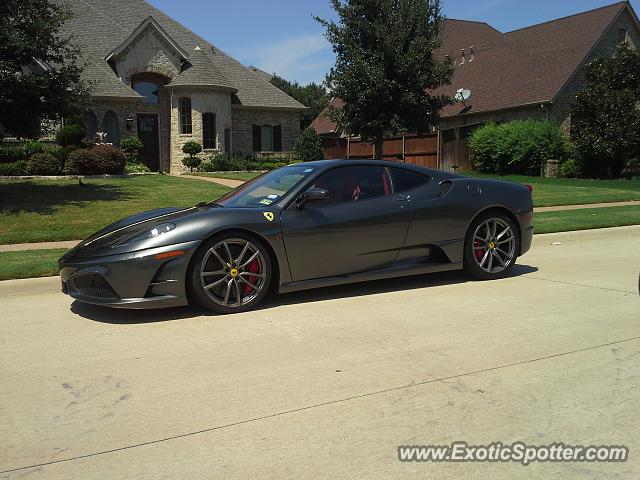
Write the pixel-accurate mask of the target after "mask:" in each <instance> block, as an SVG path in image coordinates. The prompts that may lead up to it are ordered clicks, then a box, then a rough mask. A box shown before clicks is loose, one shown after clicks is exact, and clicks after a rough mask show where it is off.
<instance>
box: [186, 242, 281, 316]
mask: <svg viewBox="0 0 640 480" xmlns="http://www.w3.org/2000/svg"><path fill="white" fill-rule="evenodd" d="M191 265H192V266H191V269H190V280H191V291H192V293H193V297H194V298H195V300H196V301H197V302H198V303H199V304H200V305H202V306H203V307H205V308H207V309H209V310H212V311H214V312H218V313H236V312H244V311H246V310H250V309H251V308H253V307H255V306H256V305H257V304H258V303H259V302H260V301H261V300H262V299H263V298H264V296H265V295H266V293H267V290H268V287H269V285H270V283H271V277H272V272H273V269H272V266H271V258H270V256H269V252H268V251H267V249H266V247H265V246H264V245H263V243H262V242H260V241H259V240H257V239H255V238H253V237H251V236H249V235H245V234H242V233H231V234H227V235H225V234H222V235H216V236H215V237H213V238H211V239H210V240H208V241H207V242H206V243H205V244H204V245H203V246H202V248H200V250H199V251H198V252H197V253H196V254H195V256H194V258H193V261H192V264H191Z"/></svg>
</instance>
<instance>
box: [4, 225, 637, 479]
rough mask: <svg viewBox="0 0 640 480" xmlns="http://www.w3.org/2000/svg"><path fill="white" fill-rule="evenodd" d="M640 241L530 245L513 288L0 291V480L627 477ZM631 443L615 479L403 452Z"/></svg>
mask: <svg viewBox="0 0 640 480" xmlns="http://www.w3.org/2000/svg"><path fill="white" fill-rule="evenodd" d="M639 268H640V226H635V227H621V228H611V229H602V230H589V231H584V232H568V233H559V234H549V235H536V236H535V238H534V245H533V248H532V250H531V251H530V252H529V253H528V254H527V255H525V256H523V257H522V258H521V259H519V261H518V266H517V268H516V269H515V271H514V274H513V276H511V277H510V278H506V279H502V280H498V281H491V282H475V281H470V280H468V279H467V278H466V277H465V276H464V275H463V274H462V273H457V272H452V273H445V274H436V275H424V276H419V277H413V278H406V279H396V280H387V281H380V282H375V283H368V284H361V285H354V286H347V287H335V288H329V289H322V290H316V291H308V292H297V293H294V294H288V295H282V296H279V297H277V298H275V299H272V300H270V301H269V302H268V303H267V304H266V305H264V306H263V307H262V308H261V309H260V310H257V311H254V312H248V313H243V314H237V315H231V316H214V315H208V314H207V313H206V312H203V311H201V310H198V309H195V308H179V309H173V310H166V311H122V310H108V309H103V308H98V307H91V306H85V305H82V304H78V303H74V302H72V301H71V299H69V298H68V297H66V296H64V295H63V294H61V293H59V292H57V288H58V283H57V280H56V279H36V280H19V281H9V282H0V306H1V312H2V313H1V315H0V382H1V385H2V388H1V389H0V438H2V439H3V442H2V443H3V448H2V449H1V450H0V472H1V473H0V478H11V479H14V478H15V479H17V478H28V479H47V480H49V479H65V480H68V479H83V480H92V479H101V480H102V479H160V478H167V479H181V480H182V479H209V478H211V479H217V478H220V479H236V478H237V479H247V478H253V479H265V478H273V479H287V478H295V479H299V478H307V479H314V478H341V479H356V478H389V479H399V478H420V479H425V478H433V479H439V480H440V479H449V478H450V479H471V478H481V479H521V478H522V479H525V478H526V479H531V478H533V479H551V478H553V479H565V478H566V479H572V480H573V479H583V478H593V479H598V480H600V479H605V478H606V479H631V478H638V477H640V296H639V295H638V272H639ZM454 441H466V442H468V443H469V444H474V445H479V444H490V443H492V442H496V441H500V442H502V443H504V444H509V443H512V442H515V441H523V442H525V443H528V444H533V445H545V444H550V443H554V442H563V443H565V444H575V445H592V444H593V445H609V444H615V445H626V446H628V447H629V449H630V453H629V460H628V461H627V462H625V463H549V462H547V463H534V464H532V465H529V466H522V465H520V464H517V463H426V462H421V463H407V462H399V461H398V452H397V447H398V446H399V445H422V444H435V445H447V444H449V443H451V442H454Z"/></svg>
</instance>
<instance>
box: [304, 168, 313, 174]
mask: <svg viewBox="0 0 640 480" xmlns="http://www.w3.org/2000/svg"><path fill="white" fill-rule="evenodd" d="M310 172H313V168H305V169H304V171H303V173H310Z"/></svg>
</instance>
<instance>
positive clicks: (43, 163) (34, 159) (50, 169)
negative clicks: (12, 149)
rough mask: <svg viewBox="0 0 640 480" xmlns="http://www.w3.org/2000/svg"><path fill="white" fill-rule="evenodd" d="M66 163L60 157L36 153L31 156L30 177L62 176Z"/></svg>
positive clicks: (28, 169) (28, 170) (28, 167)
mask: <svg viewBox="0 0 640 480" xmlns="http://www.w3.org/2000/svg"><path fill="white" fill-rule="evenodd" d="M63 167H64V163H63V162H62V160H61V159H60V158H59V157H56V156H55V155H54V154H52V153H50V152H42V153H36V154H34V155H32V156H31V158H30V159H29V162H28V164H27V172H28V174H29V175H60V174H61V173H62V169H63Z"/></svg>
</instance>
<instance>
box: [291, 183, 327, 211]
mask: <svg viewBox="0 0 640 480" xmlns="http://www.w3.org/2000/svg"><path fill="white" fill-rule="evenodd" d="M328 198H329V191H328V190H325V189H324V188H310V189H309V190H307V191H306V192H304V193H303V194H302V195H300V196H299V197H298V199H297V200H296V205H297V206H298V208H303V207H304V205H305V203H307V202H317V201H318V200H326V199H328Z"/></svg>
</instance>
